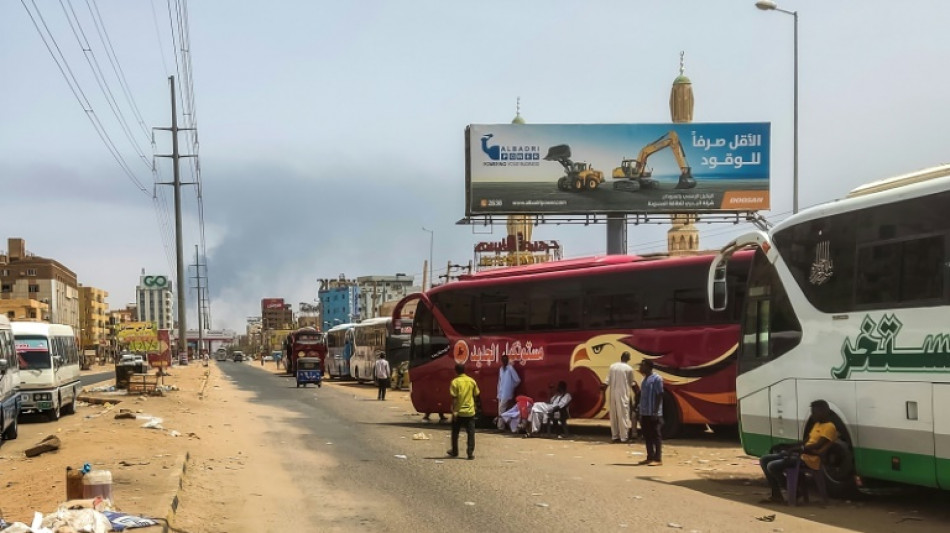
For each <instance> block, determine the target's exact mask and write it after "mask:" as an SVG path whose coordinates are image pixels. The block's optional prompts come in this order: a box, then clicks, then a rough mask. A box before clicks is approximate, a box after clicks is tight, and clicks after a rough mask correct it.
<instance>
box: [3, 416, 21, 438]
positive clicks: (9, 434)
mask: <svg viewBox="0 0 950 533" xmlns="http://www.w3.org/2000/svg"><path fill="white" fill-rule="evenodd" d="M18 433H19V430H18V429H17V419H16V417H13V423H12V424H10V426H9V427H7V429H6V431H4V432H3V436H2V439H3V440H13V439H15V438H17V434H18Z"/></svg>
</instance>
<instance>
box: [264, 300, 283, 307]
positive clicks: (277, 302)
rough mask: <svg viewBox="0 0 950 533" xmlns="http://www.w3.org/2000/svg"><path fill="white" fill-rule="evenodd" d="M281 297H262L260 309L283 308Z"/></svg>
mask: <svg viewBox="0 0 950 533" xmlns="http://www.w3.org/2000/svg"><path fill="white" fill-rule="evenodd" d="M283 308H284V299H283V298H264V299H263V300H261V309H283Z"/></svg>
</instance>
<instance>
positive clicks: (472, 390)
mask: <svg viewBox="0 0 950 533" xmlns="http://www.w3.org/2000/svg"><path fill="white" fill-rule="evenodd" d="M455 373H456V374H457V375H456V376H455V379H453V380H452V384H451V385H449V394H450V395H451V396H452V449H451V450H449V451H448V452H447V453H448V454H449V457H458V455H459V433H460V432H461V429H462V425H464V426H465V434H466V436H467V437H468V443H467V444H468V445H467V446H466V449H465V451H466V452H468V459H469V460H472V459H474V458H475V415H476V414H478V412H479V411H481V398H479V394H481V391H479V390H478V384H477V383H475V380H474V379H472V378H470V377H468V376H467V375H466V374H465V365H463V364H457V365H455Z"/></svg>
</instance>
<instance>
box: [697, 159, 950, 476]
mask: <svg viewBox="0 0 950 533" xmlns="http://www.w3.org/2000/svg"><path fill="white" fill-rule="evenodd" d="M948 212H950V165H947V166H942V167H935V168H931V169H926V170H923V171H920V172H915V173H912V174H907V175H903V176H898V177H895V178H890V179H886V180H882V181H878V182H873V183H870V184H868V185H864V186H862V187H858V188H857V189H854V190H853V191H851V193H850V194H849V195H848V196H847V197H846V198H844V199H842V200H839V201H836V202H832V203H829V204H825V205H821V206H817V207H814V208H811V209H807V210H804V211H802V212H800V213H798V214H797V215H793V216H791V217H789V218H788V219H787V220H785V221H783V222H782V223H781V224H778V225H777V226H775V227H774V228H772V229H771V230H770V231H768V232H764V231H756V232H751V233H749V234H747V235H744V236H742V237H739V238H738V239H736V240H734V241H733V242H731V243H730V244H728V245H727V246H725V247H724V248H723V250H722V252H721V253H720V255H719V257H717V260H716V262H714V264H713V265H712V268H711V269H710V271H709V279H708V290H709V297H710V300H711V302H712V304H713V307H714V308H716V307H721V306H722V304H723V302H722V298H721V297H720V295H721V294H723V293H724V291H727V290H728V289H729V284H730V282H731V280H722V279H720V278H721V276H720V275H719V274H718V273H719V272H721V269H720V268H721V266H722V265H723V264H727V261H728V260H729V256H730V255H731V254H732V253H733V252H735V251H736V250H739V249H742V248H746V247H751V248H754V249H755V256H754V259H753V262H752V268H751V272H750V275H749V283H748V297H747V299H746V303H745V306H744V308H745V310H744V317H743V319H742V342H741V348H740V355H739V375H738V379H737V386H736V388H737V394H738V398H739V412H740V416H741V428H742V430H741V436H742V444H743V447H744V448H745V450H746V451H747V452H748V453H750V454H755V455H763V454H765V453H768V452H769V449H770V448H771V447H772V446H773V445H775V444H779V443H784V442H791V441H795V440H800V439H801V438H802V435H803V434H806V432H807V431H808V430H809V429H810V427H811V425H812V423H813V421H812V420H811V419H810V416H809V415H810V413H809V406H810V404H811V402H812V401H814V400H819V399H821V400H826V401H827V402H828V404H829V405H830V406H831V410H832V411H833V413H834V416H833V421H834V422H835V425H836V426H837V428H838V432H839V434H840V436H841V440H842V442H843V444H842V445H841V446H840V447H841V448H843V451H842V452H841V453H839V454H837V455H836V456H835V457H832V458H831V460H830V461H826V465H825V467H824V468H823V471H824V472H825V473H826V478H827V479H828V481H829V482H830V483H831V486H830V487H831V488H832V489H835V490H836V491H838V492H847V491H848V490H849V489H851V488H853V484H852V483H853V482H858V483H863V482H865V480H872V479H877V480H885V481H893V482H901V483H909V484H915V485H923V486H927V487H939V488H943V489H948V488H950V411H947V410H945V409H944V407H945V406H947V405H950V373H948V372H950V320H948V319H950V307H948V302H950V299H948V298H950V263H948V261H950V247H948V242H950V240H948V239H950V218H948V216H947V213H948ZM855 474H857V477H856V476H855Z"/></svg>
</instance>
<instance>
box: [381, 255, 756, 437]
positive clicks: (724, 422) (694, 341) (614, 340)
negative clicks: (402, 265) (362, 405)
mask: <svg viewBox="0 0 950 533" xmlns="http://www.w3.org/2000/svg"><path fill="white" fill-rule="evenodd" d="M713 257H714V256H713V254H706V255H696V256H686V257H675V258H674V257H667V256H665V255H664V256H652V257H650V256H644V257H639V256H605V257H594V258H586V259H573V260H564V261H556V262H550V263H541V264H536V265H529V266H522V267H513V268H507V269H501V270H492V271H488V272H480V273H478V274H474V275H471V276H463V278H462V279H461V280H460V281H457V282H453V283H448V284H445V285H441V286H438V287H435V288H433V289H431V290H429V291H428V292H426V293H417V294H413V295H410V296H407V297H406V298H405V299H404V300H402V302H400V303H399V304H397V305H396V308H395V310H394V311H393V316H394V317H395V316H399V314H400V312H401V308H402V306H403V305H404V304H405V303H407V302H408V301H411V300H413V299H417V300H419V304H418V305H417V307H416V314H415V318H414V321H413V323H412V341H411V355H410V368H409V377H410V381H411V382H412V402H413V406H414V407H415V409H416V410H417V411H419V412H423V413H434V412H442V413H445V412H449V411H450V398H449V394H448V386H449V382H450V381H451V380H452V378H453V377H454V376H455V371H454V365H455V364H456V363H464V364H465V365H466V366H467V368H468V370H467V371H468V373H469V375H470V376H472V377H473V378H475V380H476V381H477V382H478V385H479V388H480V389H481V391H482V398H483V401H482V406H483V409H484V411H485V413H486V414H488V415H490V416H494V415H496V414H497V410H498V405H497V400H496V399H495V394H496V388H497V383H498V368H499V365H500V359H501V356H502V355H507V356H508V357H509V359H510V361H511V363H512V364H513V365H515V368H516V370H517V371H518V373H519V374H520V376H521V379H522V383H521V385H520V388H519V393H521V394H526V395H528V396H530V397H532V398H534V399H535V400H536V401H541V400H546V399H547V398H548V397H549V396H550V395H551V394H552V392H553V387H554V386H555V385H556V384H557V382H558V381H560V380H564V381H567V383H568V390H569V391H570V393H571V395H572V396H573V400H572V405H571V412H572V416H573V417H576V418H605V417H607V416H608V411H607V409H608V404H607V402H606V401H605V396H604V393H603V391H602V388H601V385H602V384H603V383H604V382H605V381H606V378H607V371H608V368H609V366H610V365H611V364H612V363H615V362H617V361H620V356H621V354H623V353H624V352H630V354H631V361H630V364H631V365H633V366H634V368H636V366H637V365H638V364H639V362H640V361H641V360H643V359H650V360H652V361H653V362H654V364H655V365H656V366H655V368H656V371H657V372H658V374H659V375H660V376H662V377H663V379H664V382H665V385H666V390H667V396H666V398H665V399H664V408H663V409H664V418H665V427H664V432H665V434H667V435H668V436H673V435H675V434H677V433H678V432H679V431H680V430H681V429H682V428H683V425H684V424H690V425H693V424H695V425H697V426H699V425H704V424H708V425H711V426H713V427H714V428H715V429H718V428H722V429H725V427H726V426H734V425H735V424H736V410H735V403H736V401H735V375H736V368H735V351H736V346H737V344H738V339H739V313H738V307H736V305H733V306H731V307H730V308H729V309H727V310H725V311H719V312H712V311H710V310H709V307H708V305H707V303H706V295H705V282H706V273H707V271H708V269H709V265H710V263H711V262H712V259H713ZM747 266H748V263H747V262H746V263H745V264H743V263H742V261H737V262H736V263H735V264H733V265H732V267H731V269H730V270H729V276H730V277H731V278H732V280H733V281H735V283H732V285H731V287H732V290H733V291H734V292H733V295H732V301H733V302H735V303H739V302H741V301H742V298H743V294H742V292H743V291H744V285H745V279H746V271H745V270H746V268H747ZM635 374H636V376H637V379H638V380H640V379H642V376H641V375H640V374H639V373H635Z"/></svg>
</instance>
